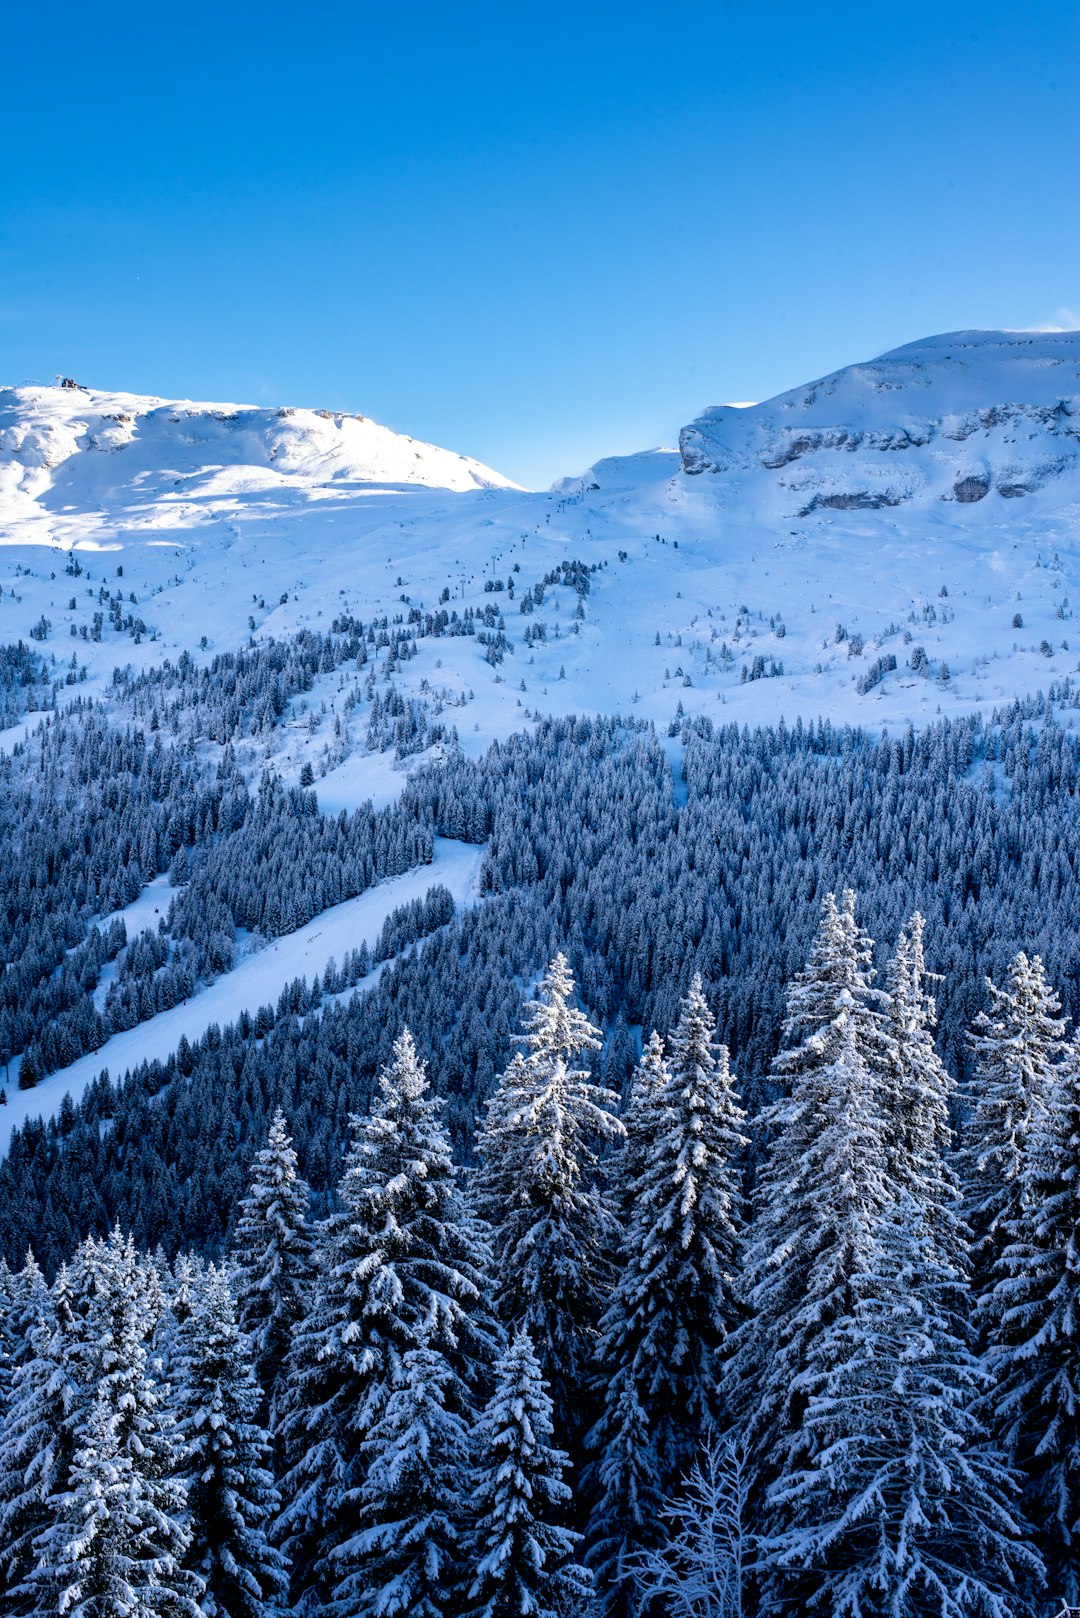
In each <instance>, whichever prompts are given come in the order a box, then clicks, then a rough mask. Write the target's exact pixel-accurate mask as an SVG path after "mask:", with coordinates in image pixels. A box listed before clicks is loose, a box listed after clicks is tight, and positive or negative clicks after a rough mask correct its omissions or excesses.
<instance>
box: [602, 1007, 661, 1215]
mask: <svg viewBox="0 0 1080 1618" xmlns="http://www.w3.org/2000/svg"><path fill="white" fill-rule="evenodd" d="M670 1079H671V1070H670V1068H669V1067H668V1063H667V1058H666V1056H665V1055H664V1042H663V1040H662V1039H661V1038H660V1035H659V1034H658V1033H657V1032H656V1029H655V1028H654V1029H653V1031H652V1033H651V1034H650V1035H649V1037H648V1039H647V1040H646V1041H645V1043H644V1047H643V1049H642V1052H641V1060H640V1061H639V1062H638V1063H637V1065H636V1067H635V1068H634V1071H633V1073H632V1075H631V1078H630V1089H629V1093H628V1095H627V1098H626V1105H625V1107H624V1108H623V1111H622V1115H621V1117H622V1125H623V1130H624V1131H625V1133H624V1134H623V1137H622V1140H621V1141H618V1140H617V1141H615V1142H614V1143H613V1145H612V1148H611V1150H610V1152H609V1153H608V1154H607V1156H606V1157H605V1159H604V1162H603V1171H604V1179H605V1182H606V1184H607V1196H608V1203H609V1207H610V1211H611V1217H612V1219H613V1221H614V1225H615V1228H616V1230H617V1231H623V1230H625V1229H626V1225H627V1223H628V1221H629V1219H630V1217H631V1215H632V1213H633V1210H634V1204H635V1203H636V1201H637V1198H638V1192H639V1189H640V1186H641V1180H642V1176H643V1175H644V1173H645V1158H646V1153H647V1150H648V1145H649V1139H650V1130H649V1127H648V1124H647V1120H648V1119H649V1118H650V1117H651V1116H652V1110H653V1107H654V1105H655V1097H656V1092H657V1091H658V1090H660V1089H662V1088H664V1087H665V1086H666V1085H667V1084H668V1083H669V1082H670Z"/></svg>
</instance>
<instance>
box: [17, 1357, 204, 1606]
mask: <svg viewBox="0 0 1080 1618" xmlns="http://www.w3.org/2000/svg"><path fill="white" fill-rule="evenodd" d="M124 1426H125V1423H124V1417H123V1412H122V1411H120V1410H118V1409H117V1408H116V1405H115V1403H114V1399H113V1397H112V1391H111V1390H110V1389H109V1388H107V1387H106V1388H103V1389H102V1391H101V1392H100V1393H99V1394H98V1396H97V1398H96V1399H95V1400H94V1402H93V1404H92V1405H91V1406H90V1409H89V1412H88V1415H87V1419H86V1421H85V1423H84V1425H83V1430H82V1441H81V1444H80V1447H79V1449H78V1450H77V1451H76V1452H75V1458H74V1462H73V1464H72V1466H71V1469H70V1473H69V1480H68V1488H67V1490H66V1492H65V1493H64V1494H63V1495H61V1496H60V1497H59V1498H58V1500H57V1502H56V1515H55V1517H54V1520H53V1522H52V1524H51V1525H50V1527H49V1528H48V1529H47V1530H46V1532H45V1533H44V1534H43V1535H42V1536H41V1537H40V1539H39V1541H38V1561H37V1566H36V1568H35V1570H34V1573H33V1575H32V1584H33V1586H34V1587H35V1588H36V1589H37V1591H38V1594H39V1605H38V1606H37V1607H35V1608H34V1609H32V1610H33V1611H34V1612H35V1613H36V1614H40V1615H41V1618H45V1615H46V1614H47V1613H59V1614H63V1615H65V1618H204V1613H203V1612H202V1611H201V1610H200V1607H199V1605H198V1598H199V1596H200V1595H201V1593H202V1591H201V1586H200V1583H199V1581H198V1579H197V1578H196V1577H195V1576H194V1574H192V1573H189V1572H188V1571H187V1570H186V1569H185V1568H184V1566H183V1557H184V1553H185V1551H186V1549H187V1542H188V1536H187V1530H186V1529H185V1528H184V1526H183V1513H184V1508H185V1495H184V1488H183V1485H182V1484H181V1483H179V1482H178V1481H176V1480H175V1479H172V1478H169V1477H168V1476H163V1477H158V1478H154V1479H152V1478H151V1477H150V1476H149V1475H148V1472H147V1470H146V1468H145V1467H144V1466H142V1465H140V1460H139V1457H138V1453H137V1451H133V1450H132V1447H131V1445H130V1443H129V1441H128V1438H129V1436H130V1435H125V1433H124Z"/></svg>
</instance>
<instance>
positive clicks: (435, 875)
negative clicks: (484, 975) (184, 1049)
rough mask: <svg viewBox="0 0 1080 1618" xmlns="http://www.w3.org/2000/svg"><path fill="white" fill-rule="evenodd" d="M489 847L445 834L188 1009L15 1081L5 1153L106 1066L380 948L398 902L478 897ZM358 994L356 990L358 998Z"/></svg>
mask: <svg viewBox="0 0 1080 1618" xmlns="http://www.w3.org/2000/svg"><path fill="white" fill-rule="evenodd" d="M484 853H485V850H484V849H483V848H478V847H476V846H475V845H472V844H467V843H454V842H451V841H450V840H449V839H448V838H445V837H437V838H436V839H435V858H434V860H433V862H432V863H431V864H430V865H421V866H418V867H417V869H416V870H414V871H407V872H406V873H405V875H404V876H396V877H390V878H388V879H387V880H386V881H385V882H380V883H378V884H377V886H375V887H373V888H369V889H368V890H367V892H366V893H362V894H361V895H360V896H359V898H356V899H349V900H347V901H346V902H345V903H344V904H340V905H335V906H334V907H333V909H332V910H325V911H323V913H322V915H320V916H316V917H315V918H314V920H312V921H310V922H308V923H307V925H306V926H305V927H300V928H298V929H297V931H296V932H294V933H287V934H286V935H285V936H284V937H282V938H278V939H275V940H274V941H273V943H270V944H266V945H264V947H263V948H261V949H259V950H257V951H256V952H254V953H251V954H247V955H244V956H242V957H241V959H240V961H239V963H238V964H237V965H236V966H235V967H234V968H233V970H232V971H231V972H229V973H227V974H226V975H225V976H224V977H221V978H218V979H217V981H216V982H215V983H212V984H211V985H210V987H209V988H206V989H203V990H202V991H201V992H200V993H198V994H194V995H192V997H191V999H190V1000H185V1001H184V1003H183V1004H182V1005H179V1006H173V1007H172V1008H171V1010H169V1011H162V1012H159V1013H158V1015H157V1016H156V1017H152V1018H150V1019H149V1021H147V1022H143V1023H139V1024H137V1025H136V1027H134V1028H128V1029H125V1030H124V1032H123V1033H120V1034H114V1035H113V1036H112V1038H111V1039H108V1040H106V1042H105V1044H104V1045H103V1046H102V1047H101V1049H100V1050H97V1051H91V1052H90V1053H89V1055H87V1056H83V1057H80V1058H79V1060H78V1061H77V1062H73V1063H72V1064H71V1066H70V1067H65V1068H61V1069H60V1070H59V1072H57V1073H51V1074H49V1076H48V1077H47V1078H44V1079H41V1080H39V1082H38V1083H37V1084H36V1085H35V1086H34V1088H33V1089H32V1090H20V1089H18V1088H17V1085H16V1084H15V1083H10V1084H9V1085H8V1086H7V1089H8V1102H7V1105H6V1106H4V1107H0V1156H2V1155H3V1154H4V1152H6V1151H7V1147H8V1142H9V1141H10V1139H11V1135H12V1131H13V1130H15V1129H18V1128H20V1127H21V1126H22V1125H23V1124H24V1123H26V1121H27V1119H29V1118H50V1117H53V1116H54V1115H55V1114H56V1112H57V1111H58V1110H59V1108H60V1104H61V1102H62V1101H63V1099H64V1097H65V1096H66V1095H70V1096H71V1098H72V1100H73V1101H78V1100H79V1099H80V1098H81V1097H82V1095H83V1094H84V1093H85V1092H86V1090H87V1089H88V1088H89V1087H90V1085H91V1084H92V1083H93V1082H94V1080H95V1079H96V1078H97V1076H98V1075H99V1074H100V1073H101V1072H103V1071H104V1070H106V1069H107V1070H108V1071H109V1072H110V1073H111V1074H112V1075H113V1077H114V1078H120V1077H121V1076H122V1075H123V1074H124V1073H125V1072H127V1071H128V1070H129V1069H131V1068H134V1067H138V1066H139V1064H140V1063H142V1062H152V1061H154V1060H162V1061H163V1060H164V1059H165V1058H166V1057H167V1056H169V1055H170V1054H171V1053H172V1052H173V1051H175V1050H176V1048H177V1046H178V1045H179V1043H180V1040H181V1037H184V1036H186V1038H187V1039H188V1040H189V1041H190V1042H191V1043H192V1044H194V1043H195V1042H196V1041H197V1040H199V1039H201V1038H202V1036H203V1035H204V1034H205V1033H206V1030H207V1029H208V1028H209V1027H210V1025H211V1023H215V1022H216V1023H217V1024H218V1026H219V1027H223V1026H224V1025H225V1024H226V1023H229V1022H232V1021H234V1020H235V1018H236V1017H237V1016H238V1015H239V1013H240V1012H241V1011H243V1010H247V1011H250V1012H251V1013H252V1014H254V1013H255V1012H256V1011H257V1010H258V1009H259V1007H260V1006H265V1005H269V1006H274V1005H276V1004H277V1000H278V996H279V995H280V993H281V991H282V989H284V988H285V986H286V985H287V984H289V983H292V982H293V981H294V979H296V978H299V977H305V978H307V980H308V982H309V983H310V982H312V981H313V980H314V978H315V976H316V975H317V974H321V973H322V972H323V971H324V969H325V967H326V964H327V962H328V961H330V960H331V959H334V960H337V961H338V962H341V961H342V960H343V959H344V957H345V955H346V954H348V952H349V951H350V950H353V949H357V948H358V947H359V946H360V945H361V944H362V943H364V942H367V943H368V944H369V945H373V944H374V943H375V942H376V940H377V939H378V936H379V932H380V930H381V928H382V925H383V922H384V921H385V920H386V918H387V917H388V916H389V915H390V914H391V913H392V912H393V911H394V910H396V909H397V908H398V906H399V905H404V904H408V903H409V901H410V900H411V899H422V898H423V897H424V895H425V894H426V893H427V891H428V889H429V888H431V887H432V886H433V885H434V884H435V883H442V884H443V885H444V886H445V887H447V888H448V889H449V890H450V892H451V893H452V894H453V897H454V900H455V902H456V903H457V904H458V905H459V906H461V905H468V904H472V903H474V902H476V899H477V878H478V876H479V872H480V866H481V864H482V863H483V858H484ZM152 889H153V890H157V892H158V893H160V892H162V891H164V892H165V893H167V892H168V889H167V888H165V887H164V883H163V879H158V881H157V882H153V883H150V884H149V886H148V888H147V889H145V890H144V895H143V898H141V899H139V900H136V902H135V904H134V905H129V906H128V908H127V910H125V911H123V912H121V914H122V915H123V916H124V917H125V919H126V920H127V921H128V922H129V923H131V924H132V925H131V932H130V934H129V936H131V937H134V936H135V929H136V927H137V926H138V925H139V923H140V921H146V920H147V918H145V917H143V916H142V915H140V914H139V911H140V910H141V909H142V908H149V907H148V906H144V905H143V899H144V898H145V897H146V895H148V894H149V893H150V891H151V890H152ZM167 902H168V901H167V900H166V904H167ZM383 965H384V963H381V962H380V964H379V965H377V966H375V967H374V968H373V969H372V971H371V972H370V973H369V974H368V976H367V977H366V978H363V979H361V981H360V984H359V985H358V989H359V992H360V993H366V991H367V990H368V989H370V988H371V987H372V986H373V985H374V984H376V983H377V982H378V980H379V975H380V973H381V972H382V970H383ZM354 992H356V991H354V990H349V991H348V993H349V994H351V993H354ZM16 1073H17V1064H13V1066H12V1078H13V1079H14V1078H15V1077H16Z"/></svg>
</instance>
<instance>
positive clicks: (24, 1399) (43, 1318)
mask: <svg viewBox="0 0 1080 1618" xmlns="http://www.w3.org/2000/svg"><path fill="white" fill-rule="evenodd" d="M67 1290H68V1288H67V1276H66V1272H65V1271H64V1270H61V1272H60V1275H59V1276H58V1277H57V1281H56V1286H55V1288H54V1298H49V1299H47V1301H46V1303H45V1304H44V1306H43V1307H41V1308H40V1309H39V1313H38V1317H37V1319H36V1320H35V1321H34V1323H33V1324H32V1325H31V1326H29V1328H28V1329H27V1334H26V1341H27V1345H28V1348H29V1353H28V1355H27V1357H26V1358H25V1359H24V1360H23V1362H22V1363H21V1364H20V1365H19V1367H18V1369H17V1370H16V1371H15V1374H14V1377H13V1379H12V1386H11V1389H10V1392H9V1397H8V1403H7V1408H6V1410H5V1412H4V1416H3V1420H2V1421H0V1582H2V1584H3V1588H4V1590H5V1591H6V1592H7V1594H6V1603H7V1605H6V1608H5V1610H6V1611H7V1612H9V1613H10V1614H11V1615H13V1618H14V1615H15V1614H24V1613H25V1614H30V1613H33V1612H34V1610H35V1608H37V1607H38V1594H37V1592H35V1591H34V1590H33V1589H31V1588H28V1587H27V1581H28V1580H29V1579H30V1576H31V1574H32V1572H33V1569H34V1566H35V1562H36V1553H35V1549H34V1543H35V1540H36V1539H37V1537H38V1536H39V1535H40V1534H42V1533H44V1532H45V1530H46V1529H47V1528H48V1526H49V1524H50V1521H51V1512H52V1509H53V1507H54V1503H55V1500H56V1497H57V1496H58V1495H59V1494H60V1493H61V1492H62V1491H63V1490H64V1489H65V1488H66V1486H67V1477H68V1469H69V1467H70V1464H71V1460H72V1422H73V1417H74V1414H75V1411H76V1409H77V1408H78V1404H79V1399H80V1394H79V1390H78V1389H77V1388H76V1387H75V1385H74V1384H73V1382H72V1379H71V1369H72V1367H71V1357H70V1352H69V1346H68V1342H67V1326H68V1325H69V1323H70V1314H69V1312H68V1309H67V1307H66V1299H67Z"/></svg>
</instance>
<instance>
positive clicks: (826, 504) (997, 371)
mask: <svg viewBox="0 0 1080 1618" xmlns="http://www.w3.org/2000/svg"><path fill="white" fill-rule="evenodd" d="M680 447H681V450H682V461H683V467H684V469H685V470H686V471H687V472H689V473H692V474H693V473H713V474H718V475H719V474H722V475H723V481H724V495H725V498H726V502H727V503H732V502H737V501H738V500H740V499H745V498H746V496H747V493H748V491H749V490H750V489H751V488H752V489H753V490H754V496H755V499H756V503H758V504H760V503H761V502H762V501H763V500H767V499H768V498H769V496H770V495H771V496H772V498H773V500H774V501H775V503H776V508H777V511H778V512H783V513H784V514H786V515H788V516H792V517H796V516H804V515H807V514H808V512H809V511H810V510H816V509H818V508H825V509H833V510H852V509H871V510H872V509H876V508H880V507H882V506H899V505H902V504H906V503H908V502H926V501H929V500H946V501H949V500H959V501H961V502H965V501H966V502H968V503H972V504H973V503H975V502H977V501H979V500H982V499H985V498H986V497H987V495H988V494H990V493H994V494H996V495H998V496H1000V497H1003V498H1006V499H1015V498H1020V497H1023V496H1025V495H1030V494H1034V493H1035V492H1036V491H1037V490H1040V489H1043V488H1046V487H1047V486H1048V485H1051V486H1052V485H1054V484H1055V483H1057V482H1058V480H1061V482H1062V483H1063V484H1064V485H1065V486H1066V487H1071V490H1072V494H1073V498H1075V496H1076V491H1077V480H1078V479H1080V332H1060V333H1054V334H1052V335H1051V334H1043V333H1033V332H951V333H948V334H946V335H944V336H941V337H932V338H928V339H927V340H925V341H924V342H921V343H910V344H908V345H907V346H906V347H905V348H898V349H895V350H894V351H893V352H892V353H891V354H884V355H882V357H881V358H880V359H877V360H871V361H870V362H869V363H868V364H865V365H852V366H849V367H848V368H847V369H846V370H843V371H837V372H835V373H834V374H833V375H832V376H827V377H824V378H822V380H821V381H819V382H812V383H810V384H809V385H808V386H806V387H802V388H796V389H795V390H794V391H793V392H791V393H785V394H781V395H780V397H779V398H777V399H770V400H769V401H768V402H767V403H766V404H762V405H757V406H753V407H751V408H749V409H734V408H732V407H730V406H723V405H721V406H718V407H716V408H715V409H712V410H708V411H706V412H705V414H704V415H703V416H701V417H700V418H699V419H698V420H697V421H695V422H693V423H692V424H691V425H690V426H689V427H686V428H684V430H683V433H682V437H681V444H680ZM762 473H766V474H770V475H769V476H766V477H765V478H762V477H761V474H762Z"/></svg>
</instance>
